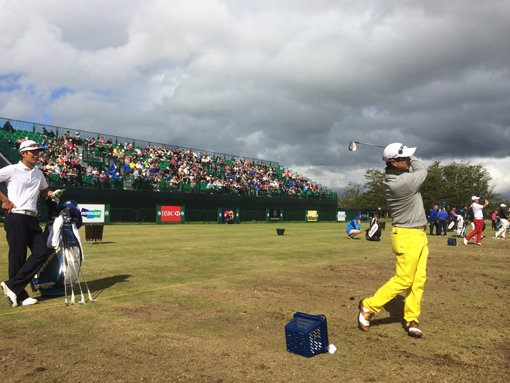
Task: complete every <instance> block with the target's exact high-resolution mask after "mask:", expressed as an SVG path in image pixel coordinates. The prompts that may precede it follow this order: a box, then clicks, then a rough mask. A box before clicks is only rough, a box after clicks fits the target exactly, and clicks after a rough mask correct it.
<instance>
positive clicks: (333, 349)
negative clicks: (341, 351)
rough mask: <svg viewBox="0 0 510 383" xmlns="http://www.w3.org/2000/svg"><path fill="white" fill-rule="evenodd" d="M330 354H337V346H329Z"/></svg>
mask: <svg viewBox="0 0 510 383" xmlns="http://www.w3.org/2000/svg"><path fill="white" fill-rule="evenodd" d="M328 352H329V353H330V354H334V353H335V352H336V346H335V345H334V344H333V343H331V344H330V345H329V347H328Z"/></svg>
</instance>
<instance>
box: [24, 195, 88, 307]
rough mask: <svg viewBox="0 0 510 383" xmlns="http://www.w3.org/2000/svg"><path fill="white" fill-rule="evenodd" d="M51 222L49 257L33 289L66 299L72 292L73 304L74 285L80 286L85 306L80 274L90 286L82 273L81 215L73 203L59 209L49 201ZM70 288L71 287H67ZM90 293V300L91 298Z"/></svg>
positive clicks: (46, 230) (45, 233)
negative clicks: (62, 296)
mask: <svg viewBox="0 0 510 383" xmlns="http://www.w3.org/2000/svg"><path fill="white" fill-rule="evenodd" d="M47 203H48V209H49V221H48V223H47V224H46V228H45V230H44V235H45V237H46V246H47V247H48V251H49V253H50V254H49V256H48V259H47V261H46V262H45V263H44V264H43V266H42V267H41V269H40V270H39V272H38V273H37V274H36V275H35V277H34V279H33V280H32V286H33V287H34V288H35V289H39V290H40V292H41V294H42V295H50V296H51V295H53V296H56V295H65V297H66V298H65V299H66V301H65V303H67V292H68V290H69V292H71V294H72V299H71V303H73V304H74V303H75V302H74V289H73V284H75V285H76V284H78V286H79V288H80V293H81V296H82V300H81V301H80V303H82V304H85V299H84V297H83V292H82V290H81V284H80V281H79V275H80V274H81V276H82V279H83V281H84V282H85V286H86V287H87V290H88V285H87V282H86V281H85V277H84V276H83V272H82V270H81V264H82V262H83V259H84V253H83V247H82V244H81V240H80V234H79V232H78V229H79V228H80V226H81V225H82V217H81V212H80V210H79V209H78V205H77V204H76V202H74V201H67V202H64V203H62V204H60V205H57V204H56V203H55V202H54V201H51V199H48V202H47ZM68 285H69V287H68ZM88 293H89V300H90V301H94V300H93V299H92V295H91V294H90V291H88Z"/></svg>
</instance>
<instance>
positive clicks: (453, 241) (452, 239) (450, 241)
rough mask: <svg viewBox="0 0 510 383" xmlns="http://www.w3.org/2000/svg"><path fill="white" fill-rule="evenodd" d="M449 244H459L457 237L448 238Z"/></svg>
mask: <svg viewBox="0 0 510 383" xmlns="http://www.w3.org/2000/svg"><path fill="white" fill-rule="evenodd" d="M448 246H457V239H456V238H448Z"/></svg>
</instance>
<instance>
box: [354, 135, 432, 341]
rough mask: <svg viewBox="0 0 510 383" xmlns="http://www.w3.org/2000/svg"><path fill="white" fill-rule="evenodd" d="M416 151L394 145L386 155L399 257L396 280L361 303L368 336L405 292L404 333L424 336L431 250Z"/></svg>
mask: <svg viewBox="0 0 510 383" xmlns="http://www.w3.org/2000/svg"><path fill="white" fill-rule="evenodd" d="M415 151H416V148H408V147H407V146H405V145H402V144H401V143H393V144H390V145H388V146H387V147H386V148H385V149H384V152H383V160H384V161H385V162H386V169H385V175H384V181H383V184H384V191H385V195H386V200H387V201H388V205H389V208H390V213H391V218H392V226H393V227H392V232H391V236H390V237H391V248H392V250H393V252H394V253H395V254H396V256H397V267H396V272H395V275H394V276H393V278H391V279H390V280H389V281H388V282H386V284H385V285H383V286H382V287H381V288H379V290H377V292H376V293H375V294H374V296H372V297H370V298H366V299H365V300H363V301H360V303H359V314H358V327H359V328H360V329H361V330H362V331H365V332H368V330H369V326H370V321H371V320H372V318H373V316H374V314H375V313H378V312H379V311H380V310H381V308H382V307H383V306H384V305H385V304H386V303H387V302H389V301H390V300H392V299H393V298H394V297H395V296H396V295H397V294H399V293H400V292H402V291H405V292H406V299H405V306H404V320H405V323H404V329H405V330H406V331H407V333H408V334H409V335H410V336H412V337H415V338H421V336H422V331H421V329H420V327H419V325H418V317H419V316H420V311H421V297H422V294H423V286H424V284H425V279H426V267H427V257H428V255H429V249H428V246H427V243H428V241H427V235H426V231H425V230H426V225H427V217H426V216H425V209H424V207H423V200H422V197H421V194H420V188H421V185H422V184H423V181H424V180H425V177H426V176H427V169H426V168H425V166H424V165H423V164H422V163H421V162H420V161H418V159H417V158H416V157H414V156H413V154H414V152H415ZM411 169H412V171H410V170H411Z"/></svg>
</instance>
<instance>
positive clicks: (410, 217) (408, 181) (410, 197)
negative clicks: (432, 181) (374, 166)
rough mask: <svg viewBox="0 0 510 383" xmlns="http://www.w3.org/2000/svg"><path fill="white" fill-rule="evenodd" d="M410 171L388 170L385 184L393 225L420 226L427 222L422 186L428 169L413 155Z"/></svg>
mask: <svg viewBox="0 0 510 383" xmlns="http://www.w3.org/2000/svg"><path fill="white" fill-rule="evenodd" d="M411 169H412V171H409V172H401V171H395V170H386V173H385V175H384V180H383V185H384V192H385V195H386V200H387V201H388V205H389V207H390V214H391V219H392V224H393V226H396V227H420V226H425V225H426V224H427V216H426V215H425V209H424V207H423V199H422V198H421V193H420V188H421V185H422V184H423V181H425V177H427V169H426V168H425V166H424V165H423V164H422V163H421V162H420V161H419V160H418V159H417V158H416V157H414V156H411Z"/></svg>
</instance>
